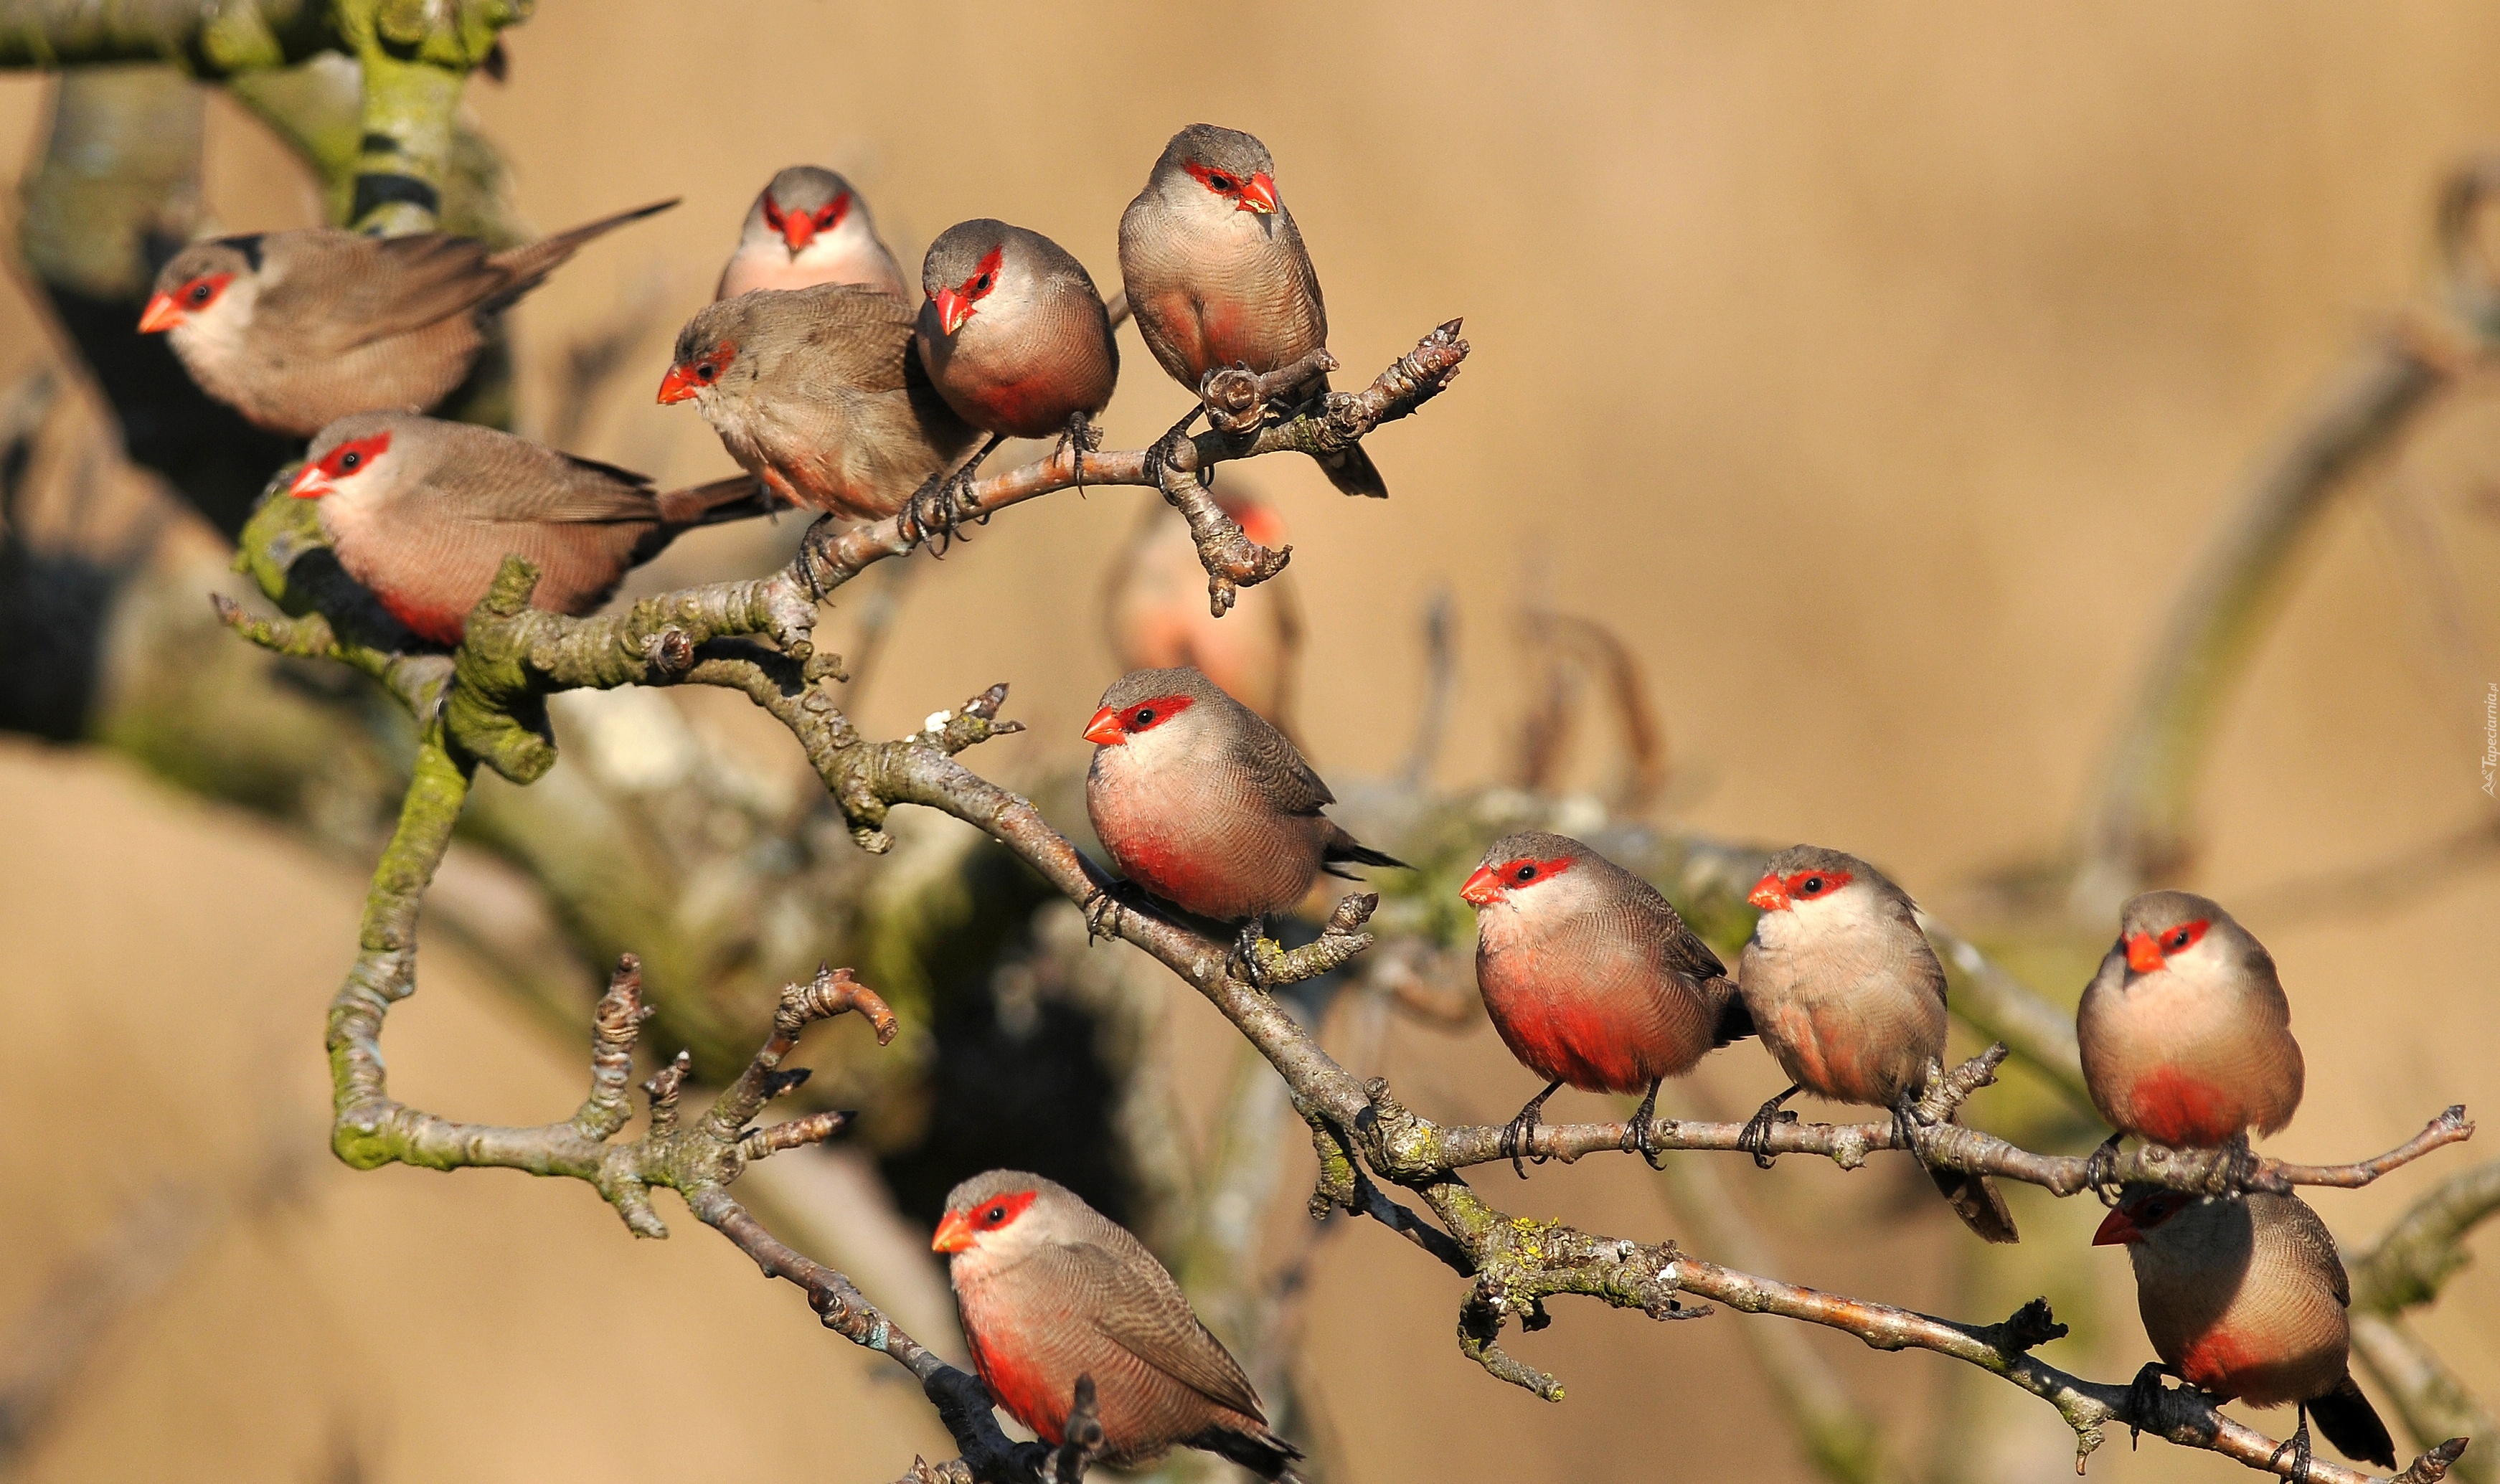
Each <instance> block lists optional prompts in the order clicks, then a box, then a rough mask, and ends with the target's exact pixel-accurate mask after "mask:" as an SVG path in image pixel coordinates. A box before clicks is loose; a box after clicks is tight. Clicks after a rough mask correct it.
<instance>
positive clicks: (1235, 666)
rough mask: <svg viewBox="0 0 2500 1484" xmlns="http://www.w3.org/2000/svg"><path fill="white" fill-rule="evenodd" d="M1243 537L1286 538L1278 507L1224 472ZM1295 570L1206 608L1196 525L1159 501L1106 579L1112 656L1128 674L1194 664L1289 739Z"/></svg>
mask: <svg viewBox="0 0 2500 1484" xmlns="http://www.w3.org/2000/svg"><path fill="white" fill-rule="evenodd" d="M1211 493H1212V494H1213V495H1214V497H1215V503H1216V504H1218V505H1220V506H1222V507H1223V508H1224V513H1226V514H1228V515H1230V516H1232V517H1233V518H1234V520H1236V521H1238V522H1240V525H1241V530H1242V534H1244V535H1246V536H1248V537H1249V538H1250V539H1251V540H1252V541H1255V542H1257V543H1258V544H1261V545H1263V546H1266V547H1267V548H1268V549H1269V550H1274V549H1276V548H1278V547H1281V546H1282V545H1284V544H1285V522H1284V518H1283V517H1282V516H1281V515H1279V514H1278V513H1277V511H1276V508H1275V507H1274V506H1271V505H1268V504H1266V503H1265V502H1263V501H1261V500H1259V499H1257V498H1256V497H1254V496H1252V495H1250V494H1248V493H1247V492H1246V491H1245V490H1244V489H1243V487H1242V486H1241V485H1240V484H1239V483H1238V482H1237V480H1236V477H1235V476H1234V475H1232V474H1230V473H1227V474H1225V475H1223V476H1222V477H1220V478H1218V480H1217V482H1216V485H1215V488H1214V489H1213V490H1212V491H1211ZM1292 580H1293V573H1292V572H1291V571H1286V572H1281V573H1278V574H1277V575H1276V576H1275V577H1270V578H1268V579H1267V580H1266V581H1265V582H1262V583H1260V584H1259V585H1258V586H1257V587H1254V588H1250V589H1249V590H1247V591H1245V592H1243V593H1242V594H1241V595H1240V597H1239V600H1238V603H1237V606H1236V607H1235V608H1234V610H1233V611H1232V612H1230V613H1227V614H1226V615H1225V616H1223V617H1222V618H1218V617H1215V616H1214V615H1213V614H1212V613H1211V612H1209V611H1208V610H1207V605H1206V569H1205V568H1204V567H1203V566H1201V565H1200V562H1199V557H1198V543H1197V541H1196V540H1194V539H1193V538H1192V537H1191V535H1190V530H1189V523H1188V522H1187V521H1185V520H1183V519H1181V518H1180V516H1179V515H1178V514H1176V513H1174V512H1173V511H1171V510H1170V509H1169V508H1168V507H1167V506H1165V505H1164V504H1163V503H1162V502H1161V501H1150V502H1148V503H1147V504H1146V505H1144V506H1143V507H1142V508H1141V509H1140V512H1139V515H1138V519H1137V525H1136V529H1135V534H1133V535H1132V536H1131V537H1130V539H1129V543H1128V544H1127V545H1126V546H1125V547H1123V548H1122V550H1121V552H1120V555H1119V556H1118V558H1117V559H1116V560H1114V561H1113V563H1112V566H1111V572H1110V575H1109V577H1106V578H1105V579H1104V582H1103V592H1102V619H1103V628H1104V631H1105V633H1106V635H1107V637H1108V638H1109V640H1110V643H1111V654H1112V657H1113V658H1115V659H1117V660H1118V661H1119V663H1120V668H1121V669H1122V670H1123V671H1129V670H1168V669H1170V668H1171V667H1173V666H1175V665H1195V666H1197V667H1198V670H1199V672H1200V673H1201V674H1202V675H1204V676H1206V677H1207V678H1208V679H1209V680H1211V681H1213V682H1215V684H1216V685H1217V686H1219V687H1221V688H1222V689H1223V691H1224V692H1225V694H1227V695H1229V696H1231V697H1233V698H1234V700H1236V701H1238V702H1240V703H1241V704H1242V705H1243V706H1246V707H1248V708H1250V709H1252V710H1254V711H1257V712H1258V713H1259V714H1260V715H1262V716H1265V717H1266V718H1267V719H1268V720H1269V721H1271V722H1273V723H1275V725H1276V728H1277V730H1279V731H1281V732H1283V733H1285V735H1287V736H1288V737H1290V736H1292V735H1293V733H1294V726H1293V721H1292V719H1291V712H1292V706H1293V691H1294V671H1295V662H1296V660H1297V659H1298V658H1299V655H1300V653H1301V644H1302V626H1301V616H1300V613H1299V609H1298V608H1297V606H1296V604H1295V602H1294V593H1293V588H1292V586H1291V583H1292Z"/></svg>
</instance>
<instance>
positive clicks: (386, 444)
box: [321, 433, 391, 479]
mask: <svg viewBox="0 0 2500 1484" xmlns="http://www.w3.org/2000/svg"><path fill="white" fill-rule="evenodd" d="M390 442H391V436H390V435H389V434H388V433H377V434H375V435H374V436H373V437H371V438H357V439H351V440H349V441H348V442H346V443H344V444H341V445H339V446H337V447H335V448H333V449H331V450H330V452H329V454H328V456H327V457H325V458H323V459H322V460H321V472H322V473H323V474H325V475H328V476H329V477H330V478H334V479H342V478H349V477H351V476H353V475H357V474H361V473H363V472H364V471H365V470H366V469H368V468H370V467H372V465H373V462H374V460H376V459H378V458H379V457H381V456H382V455H383V454H384V453H387V452H389V451H390Z"/></svg>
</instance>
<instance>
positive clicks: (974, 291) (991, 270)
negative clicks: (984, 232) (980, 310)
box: [955, 247, 1006, 299]
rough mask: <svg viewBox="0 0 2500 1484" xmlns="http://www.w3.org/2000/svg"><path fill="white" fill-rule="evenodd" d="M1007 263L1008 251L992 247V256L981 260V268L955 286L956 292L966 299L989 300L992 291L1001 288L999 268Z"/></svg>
mask: <svg viewBox="0 0 2500 1484" xmlns="http://www.w3.org/2000/svg"><path fill="white" fill-rule="evenodd" d="M1005 261H1006V249H1005V248H1004V247H992V248H991V249H990V255H989V256H987V257H985V258H983V259H981V261H980V264H979V266H977V267H975V268H974V269H973V270H972V276H971V277H970V278H969V279H966V280H964V281H963V282H961V283H958V284H956V285H955V292H956V293H958V294H961V295H962V296H963V297H965V298H966V299H986V298H988V297H989V294H990V290H991V289H994V288H996V287H998V286H999V268H1000V266H1001V265H1002V264H1003V263H1004V262H1005Z"/></svg>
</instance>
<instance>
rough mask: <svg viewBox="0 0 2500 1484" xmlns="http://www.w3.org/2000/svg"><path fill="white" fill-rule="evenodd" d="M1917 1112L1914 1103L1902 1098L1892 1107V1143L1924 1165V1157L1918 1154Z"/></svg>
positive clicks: (1918, 1126) (1918, 1125) (1916, 1106)
mask: <svg viewBox="0 0 2500 1484" xmlns="http://www.w3.org/2000/svg"><path fill="white" fill-rule="evenodd" d="M1919 1128H1920V1124H1919V1111H1918V1105H1916V1104H1915V1103H1913V1102H1911V1100H1910V1099H1908V1098H1906V1097H1904V1098H1903V1099H1901V1101H1900V1102H1898V1103H1895V1104H1893V1105H1892V1138H1893V1141H1894V1142H1896V1143H1898V1144H1899V1145H1900V1146H1901V1147H1902V1148H1904V1149H1907V1150H1909V1151H1910V1156H1911V1158H1913V1159H1916V1160H1918V1161H1919V1163H1921V1164H1923V1165H1924V1164H1925V1163H1926V1157H1925V1156H1924V1155H1923V1154H1921V1153H1920V1152H1919Z"/></svg>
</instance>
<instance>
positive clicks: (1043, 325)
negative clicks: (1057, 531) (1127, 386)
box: [916, 216, 1120, 481]
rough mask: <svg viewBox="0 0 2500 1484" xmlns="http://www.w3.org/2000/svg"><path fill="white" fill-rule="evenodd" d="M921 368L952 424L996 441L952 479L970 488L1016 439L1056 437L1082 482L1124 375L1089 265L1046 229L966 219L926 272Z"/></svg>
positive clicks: (949, 232) (945, 237) (940, 243)
mask: <svg viewBox="0 0 2500 1484" xmlns="http://www.w3.org/2000/svg"><path fill="white" fill-rule="evenodd" d="M920 286H921V288H922V289H923V290H924V291H925V292H926V293H927V294H928V295H929V298H928V302H927V303H925V304H923V305H921V306H920V318H919V321H918V326H917V332H916V334H917V339H918V342H919V346H920V361H921V364H922V365H923V366H924V367H926V368H927V369H928V372H929V379H930V380H932V381H934V382H936V383H937V386H938V395H939V396H941V397H944V398H945V399H946V405H947V406H948V407H951V408H953V409H954V410H955V415H957V416H959V417H961V418H963V419H964V420H965V421H966V422H969V423H970V424H971V425H972V426H974V427H976V428H978V429H980V430H981V431H982V432H984V433H987V434H989V435H990V441H989V442H988V443H987V444H985V445H982V448H981V451H980V452H978V453H975V454H974V455H972V457H971V458H970V460H968V461H967V462H966V463H965V464H964V465H963V467H962V468H960V469H959V470H957V471H956V473H955V476H954V478H956V479H957V480H962V481H969V480H970V478H971V474H972V471H973V470H974V469H977V468H978V467H979V466H980V462H981V460H982V459H984V458H986V457H988V455H989V452H990V450H991V449H993V448H995V447H997V446H998V445H999V444H1000V443H1001V441H1003V440H1004V439H1009V438H1041V437H1044V436H1046V435H1048V434H1053V433H1056V434H1060V435H1062V437H1063V439H1064V441H1068V442H1072V443H1073V444H1074V445H1075V446H1076V457H1077V460H1078V470H1077V472H1078V475H1079V477H1080V480H1081V478H1082V475H1083V472H1084V469H1083V460H1084V456H1085V455H1086V454H1087V453H1089V452H1091V451H1092V450H1093V448H1094V445H1095V435H1094V432H1093V419H1094V416H1095V414H1096V413H1098V412H1102V409H1103V408H1105V407H1107V406H1109V405H1110V402H1111V387H1112V385H1113V384H1114V383H1115V382H1117V381H1118V380H1119V378H1120V350H1119V346H1117V345H1116V344H1115V343H1114V342H1113V341H1112V338H1111V316H1110V314H1109V313H1108V312H1107V311H1105V310H1104V309H1103V308H1102V294H1101V293H1100V292H1099V291H1098V290H1097V289H1096V288H1095V287H1094V280H1093V279H1092V278H1090V277H1088V276H1087V274H1086V272H1085V265H1084V264H1082V263H1079V262H1078V261H1076V259H1074V258H1073V257H1070V256H1069V254H1068V252H1067V250H1066V249H1065V248H1063V247H1060V246H1059V244H1057V243H1055V242H1052V241H1051V240H1050V239H1049V238H1047V237H1044V236H1042V235H1041V234H1040V233H1038V232H1029V231H1026V230H1025V229H1024V228H1022V227H1018V226H1009V225H1008V224H1007V223H1005V222H1003V221H995V220H992V219H991V218H989V217H987V216H982V217H978V218H975V219H974V220H971V221H959V222H957V223H956V224H955V225H953V226H951V227H948V228H947V229H946V230H945V231H944V232H942V233H939V234H938V240H937V241H936V242H934V243H931V244H930V245H929V255H928V257H926V258H925V259H923V260H922V262H921V265H920Z"/></svg>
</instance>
